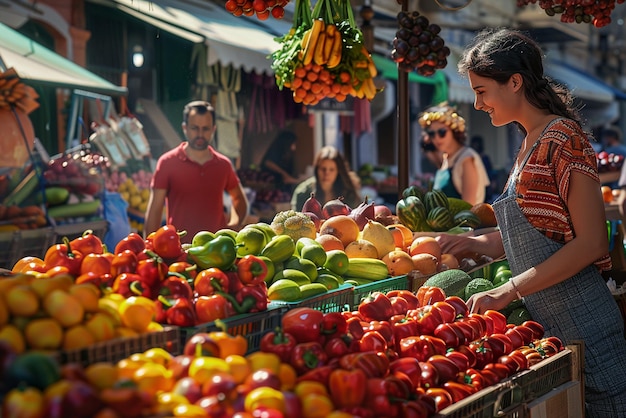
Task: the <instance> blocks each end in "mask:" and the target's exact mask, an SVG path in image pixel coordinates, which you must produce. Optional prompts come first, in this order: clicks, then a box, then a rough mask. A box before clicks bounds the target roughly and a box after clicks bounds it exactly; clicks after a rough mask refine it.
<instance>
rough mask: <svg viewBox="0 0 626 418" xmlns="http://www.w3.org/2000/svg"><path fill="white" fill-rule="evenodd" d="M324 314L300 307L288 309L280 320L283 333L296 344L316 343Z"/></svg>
mask: <svg viewBox="0 0 626 418" xmlns="http://www.w3.org/2000/svg"><path fill="white" fill-rule="evenodd" d="M323 319H324V313H323V312H321V311H318V310H317V309H313V308H308V307H301V308H294V309H290V310H288V311H287V312H285V313H284V314H283V317H282V319H281V322H282V327H283V331H285V332H288V333H289V334H291V335H293V336H294V338H295V339H296V341H297V342H299V343H303V342H311V341H318V340H319V338H320V333H321V327H322V321H323Z"/></svg>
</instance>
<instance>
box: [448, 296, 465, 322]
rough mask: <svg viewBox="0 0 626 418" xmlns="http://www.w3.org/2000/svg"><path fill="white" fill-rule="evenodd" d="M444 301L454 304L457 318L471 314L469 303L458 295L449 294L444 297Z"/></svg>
mask: <svg viewBox="0 0 626 418" xmlns="http://www.w3.org/2000/svg"><path fill="white" fill-rule="evenodd" d="M444 302H447V303H449V304H450V305H452V306H454V309H455V310H456V315H455V318H462V317H465V316H467V315H468V314H469V308H468V307H467V304H466V303H465V301H464V300H463V299H462V298H460V297H458V296H448V297H446V298H445V299H444Z"/></svg>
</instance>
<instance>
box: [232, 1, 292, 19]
mask: <svg viewBox="0 0 626 418" xmlns="http://www.w3.org/2000/svg"><path fill="white" fill-rule="evenodd" d="M287 3H289V0H227V1H226V3H224V8H225V9H226V10H228V12H230V13H232V14H233V15H235V16H242V15H243V16H254V14H255V13H256V17H257V19H259V20H267V19H268V18H269V17H270V15H271V16H272V17H273V18H275V19H282V18H283V16H285V6H286V5H287Z"/></svg>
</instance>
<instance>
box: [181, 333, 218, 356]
mask: <svg viewBox="0 0 626 418" xmlns="http://www.w3.org/2000/svg"><path fill="white" fill-rule="evenodd" d="M183 354H185V355H188V356H208V357H219V354H220V347H219V346H218V345H217V343H216V342H215V340H214V339H213V338H211V336H210V335H209V333H208V332H198V333H197V334H194V335H193V336H192V337H191V338H189V340H187V342H186V343H185V346H184V347H183Z"/></svg>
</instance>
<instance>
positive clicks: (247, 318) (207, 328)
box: [180, 306, 285, 353]
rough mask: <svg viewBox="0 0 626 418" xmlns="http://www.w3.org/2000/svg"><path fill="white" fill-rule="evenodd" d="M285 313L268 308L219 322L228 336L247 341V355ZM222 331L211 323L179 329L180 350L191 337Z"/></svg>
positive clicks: (274, 308) (278, 324) (276, 308)
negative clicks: (237, 336)
mask: <svg viewBox="0 0 626 418" xmlns="http://www.w3.org/2000/svg"><path fill="white" fill-rule="evenodd" d="M284 311H285V308H283V307H273V306H270V307H269V308H268V310H266V311H263V312H255V313H250V314H242V315H235V316H231V317H230V318H224V319H222V320H221V322H223V323H224V324H225V327H226V331H227V332H228V333H229V334H230V335H233V336H234V335H242V336H244V337H246V339H247V340H248V353H251V352H253V351H258V350H259V348H260V345H261V338H263V336H264V335H265V334H266V333H268V332H270V331H272V330H274V329H275V328H276V327H279V326H280V321H281V319H282V314H283V312H284ZM222 330H223V329H222V328H221V327H220V326H219V325H218V324H216V323H215V321H213V322H207V323H206V324H200V325H196V326H193V327H182V328H180V339H181V350H182V349H183V348H184V346H185V343H186V342H187V341H188V340H189V338H191V337H192V336H193V335H195V334H197V333H199V332H212V331H222Z"/></svg>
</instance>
